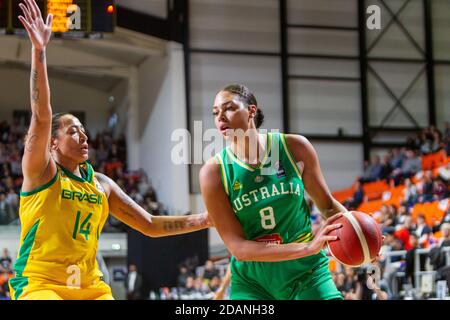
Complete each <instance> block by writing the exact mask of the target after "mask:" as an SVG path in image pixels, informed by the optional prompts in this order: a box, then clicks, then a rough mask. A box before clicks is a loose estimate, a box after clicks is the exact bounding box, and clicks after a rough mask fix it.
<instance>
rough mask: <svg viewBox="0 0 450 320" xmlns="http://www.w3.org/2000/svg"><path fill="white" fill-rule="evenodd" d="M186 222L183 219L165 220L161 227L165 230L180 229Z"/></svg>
mask: <svg viewBox="0 0 450 320" xmlns="http://www.w3.org/2000/svg"><path fill="white" fill-rule="evenodd" d="M185 226H186V224H185V223H184V222H183V221H165V222H164V224H163V228H164V230H165V231H181V230H183V229H184V228H185Z"/></svg>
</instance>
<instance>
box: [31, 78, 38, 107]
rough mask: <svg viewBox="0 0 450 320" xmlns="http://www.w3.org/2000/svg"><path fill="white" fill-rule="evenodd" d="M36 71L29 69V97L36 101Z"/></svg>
mask: <svg viewBox="0 0 450 320" xmlns="http://www.w3.org/2000/svg"><path fill="white" fill-rule="evenodd" d="M37 79H38V72H37V71H36V70H32V71H31V99H32V100H33V101H34V102H36V101H38V100H39V89H38V87H37Z"/></svg>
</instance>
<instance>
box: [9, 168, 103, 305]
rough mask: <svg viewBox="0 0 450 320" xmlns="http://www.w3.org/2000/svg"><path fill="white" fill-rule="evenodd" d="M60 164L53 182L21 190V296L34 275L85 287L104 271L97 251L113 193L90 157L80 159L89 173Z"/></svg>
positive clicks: (15, 283)
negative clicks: (77, 173)
mask: <svg viewBox="0 0 450 320" xmlns="http://www.w3.org/2000/svg"><path fill="white" fill-rule="evenodd" d="M57 168H58V169H57V172H56V175H55V177H54V178H53V179H52V180H51V181H50V182H49V183H47V184H46V185H44V186H42V187H40V188H37V189H35V190H33V191H30V192H21V194H20V211H19V216H20V222H21V237H20V250H19V253H18V257H17V260H16V262H15V264H14V271H15V276H14V278H12V279H11V280H10V285H11V287H12V288H13V290H14V295H15V299H18V298H19V297H20V294H21V293H22V292H23V290H24V288H25V287H26V286H27V284H28V281H29V280H32V279H38V280H39V281H43V282H46V283H49V284H54V285H63V286H66V285H67V284H69V285H74V284H75V285H77V283H78V285H79V286H80V288H81V289H83V288H84V287H88V286H90V285H92V284H93V283H96V282H98V280H99V279H100V278H101V277H102V276H103V275H102V273H101V272H100V270H99V268H98V264H97V260H96V253H97V247H98V238H99V235H100V232H101V230H102V228H103V226H104V224H105V222H106V219H107V217H108V213H109V206H108V198H107V196H106V194H105V192H104V190H103V188H102V186H101V185H100V184H99V183H98V181H97V179H96V178H95V174H94V170H93V168H92V166H91V165H90V164H89V163H84V164H81V165H80V171H81V173H82V176H83V178H80V177H77V176H75V175H74V174H72V173H71V172H69V171H68V170H67V169H65V168H63V167H62V166H57ZM77 279H78V280H77Z"/></svg>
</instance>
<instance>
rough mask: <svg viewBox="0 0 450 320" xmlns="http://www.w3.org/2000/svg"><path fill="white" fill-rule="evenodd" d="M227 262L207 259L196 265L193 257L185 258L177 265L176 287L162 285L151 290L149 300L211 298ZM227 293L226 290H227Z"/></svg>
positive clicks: (219, 284) (217, 287)
mask: <svg viewBox="0 0 450 320" xmlns="http://www.w3.org/2000/svg"><path fill="white" fill-rule="evenodd" d="M226 267H227V264H224V263H223V261H216V262H213V261H212V260H207V261H206V262H205V264H204V265H198V263H197V262H196V261H195V259H187V260H186V262H184V263H182V264H181V265H180V266H179V274H178V278H177V285H176V287H162V288H160V289H159V291H157V292H155V291H151V292H150V295H149V297H148V299H150V300H211V299H213V298H214V297H215V294H216V292H217V291H218V289H219V288H220V287H221V285H222V280H223V277H224V275H225V272H226ZM227 295H228V291H227Z"/></svg>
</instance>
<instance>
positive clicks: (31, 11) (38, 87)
mask: <svg viewBox="0 0 450 320" xmlns="http://www.w3.org/2000/svg"><path fill="white" fill-rule="evenodd" d="M24 1H25V5H24V4H20V7H21V9H22V11H23V13H24V17H22V16H20V17H19V19H20V21H21V22H22V23H23V25H24V26H25V28H26V30H27V32H28V35H29V37H30V39H31V42H32V44H33V47H32V73H31V110H32V119H31V123H30V128H29V131H28V135H27V141H26V144H25V151H24V155H23V159H22V170H23V175H24V181H23V185H22V190H21V198H20V212H19V215H20V221H21V239H20V249H19V254H18V257H17V260H16V263H15V265H14V271H15V275H14V277H13V278H12V279H11V280H10V283H9V284H10V289H11V297H12V298H13V299H39V300H43V299H113V296H112V294H111V289H110V288H109V286H108V285H106V284H105V283H104V282H103V281H102V274H101V272H100V270H99V268H98V265H97V262H96V253H97V248H98V238H99V234H100V232H101V230H102V228H103V226H104V224H105V221H106V219H107V216H108V214H109V212H111V213H112V214H113V215H114V216H115V217H117V218H118V219H119V220H121V221H123V222H124V223H126V224H127V225H129V226H130V227H132V228H134V229H136V230H138V231H140V232H142V233H143V234H145V235H148V236H152V237H159V236H168V235H175V234H181V233H187V232H192V231H197V230H200V229H204V228H207V227H209V220H208V217H207V215H206V214H197V215H190V216H171V217H167V216H166V217H160V216H152V215H150V214H149V213H148V212H146V211H145V210H144V209H142V208H141V207H140V206H139V205H137V204H136V203H135V202H134V201H133V200H132V199H131V198H130V197H128V196H127V195H126V194H125V193H124V192H123V191H122V190H121V189H120V188H119V187H118V186H117V184H116V183H115V182H114V181H112V180H111V179H109V178H108V177H106V176H105V175H103V174H100V173H97V172H94V171H93V169H92V167H91V165H90V164H89V163H87V162H86V160H87V158H88V141H87V136H86V133H85V130H84V128H83V126H82V124H81V123H80V121H79V120H78V119H77V118H76V117H74V116H73V115H71V114H55V115H53V114H52V108H51V104H50V90H49V84H48V77H47V70H46V57H45V50H46V45H47V43H48V42H49V39H50V36H51V25H52V17H51V16H49V17H48V18H47V22H46V23H44V21H43V19H42V15H41V12H40V11H39V8H38V6H37V5H36V3H35V2H34V0H24Z"/></svg>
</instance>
